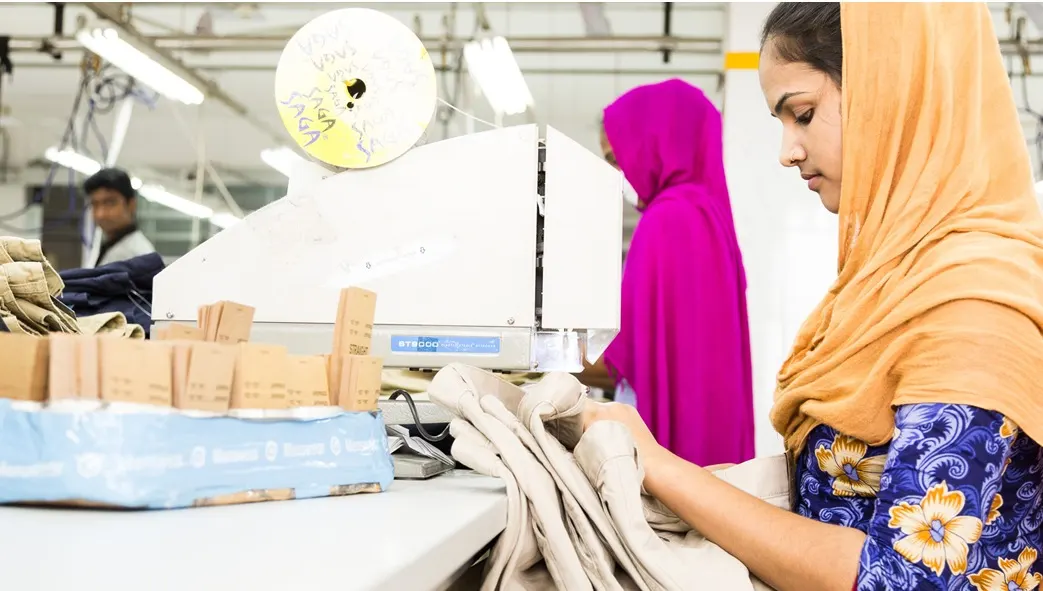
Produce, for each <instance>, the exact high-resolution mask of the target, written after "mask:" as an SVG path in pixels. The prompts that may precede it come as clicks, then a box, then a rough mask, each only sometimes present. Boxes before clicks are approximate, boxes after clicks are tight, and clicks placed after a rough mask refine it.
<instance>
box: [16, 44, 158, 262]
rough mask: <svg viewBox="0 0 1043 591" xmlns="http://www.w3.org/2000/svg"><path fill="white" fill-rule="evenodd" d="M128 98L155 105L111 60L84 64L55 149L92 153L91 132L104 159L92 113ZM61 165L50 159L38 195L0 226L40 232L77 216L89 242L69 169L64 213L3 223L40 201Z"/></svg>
mask: <svg viewBox="0 0 1043 591" xmlns="http://www.w3.org/2000/svg"><path fill="white" fill-rule="evenodd" d="M84 98H86V99H87V109H86V112H85V113H84V115H83V120H82V123H81V131H80V133H77V131H76V123H77V119H78V116H79V114H80V107H81V105H82V103H83V99H84ZM130 98H137V99H140V100H141V101H142V102H144V103H146V105H148V106H149V108H152V107H154V106H155V100H156V97H150V96H147V95H145V94H144V93H142V92H140V91H139V89H138V87H137V85H136V84H135V82H134V79H133V78H131V77H130V76H127V75H126V74H122V73H121V72H120V71H119V70H117V69H116V68H115V67H113V66H112V65H111V64H106V65H105V66H104V67H102V68H101V69H100V70H98V71H96V72H95V71H94V70H92V69H91V68H89V67H85V68H84V70H83V75H82V77H81V78H80V85H79V88H78V89H77V93H76V98H75V100H74V101H73V106H72V111H71V113H70V115H69V119H68V121H67V124H66V128H65V132H64V133H63V135H62V139H61V141H60V142H59V144H58V147H57V149H58V150H64V149H66V148H71V149H72V150H73V151H75V152H76V153H79V154H84V155H86V156H91V157H93V155H92V153H91V151H90V150H89V149H88V147H87V141H88V138H89V136H90V135H91V132H93V135H94V139H95V140H96V141H97V143H98V145H99V147H100V148H101V153H102V157H101V158H100V159H99V161H101V162H104V161H105V160H107V159H108V145H107V142H106V139H105V136H104V134H103V133H102V132H101V130H100V129H99V128H98V122H97V119H96V117H95V115H96V114H97V113H102V114H105V113H109V112H111V111H112V110H113V109H114V108H115V107H116V105H118V104H119V103H120V102H121V101H123V100H127V99H130ZM59 168H61V166H60V165H59V164H57V163H55V162H52V163H51V165H50V168H49V170H48V174H47V178H46V180H45V181H44V184H43V187H41V189H40V193H39V196H38V198H35V199H33V200H31V201H30V203H28V204H26V206H25V207H23V208H22V209H20V210H19V211H15V212H12V213H9V214H4V215H0V230H4V231H8V232H15V233H26V232H32V233H43V232H44V231H45V230H47V229H50V228H53V227H54V226H56V225H60V224H63V223H65V222H69V221H73V220H76V221H78V222H80V240H81V242H82V243H83V244H84V245H85V246H88V247H89V246H90V244H91V242H92V240H93V237H92V236H87V235H86V225H87V224H86V216H85V215H84V214H85V213H86V212H87V210H88V206H87V205H86V204H84V205H83V207H82V208H80V207H77V202H78V194H77V185H76V172H75V171H74V170H71V169H70V170H69V171H68V173H69V181H68V188H69V191H68V196H69V207H68V210H67V212H66V213H65V215H61V216H58V217H57V218H55V219H52V220H51V221H50V222H49V223H47V224H44V225H42V226H41V227H40V228H14V227H13V226H9V225H7V224H4V222H5V221H8V220H11V219H13V218H16V217H19V216H21V215H23V214H24V213H25V212H26V211H28V209H29V208H30V207H32V206H33V205H35V204H36V203H38V202H40V201H42V199H44V198H46V196H47V195H49V194H50V190H51V187H52V186H53V183H54V178H55V174H56V172H57V170H58V169H59Z"/></svg>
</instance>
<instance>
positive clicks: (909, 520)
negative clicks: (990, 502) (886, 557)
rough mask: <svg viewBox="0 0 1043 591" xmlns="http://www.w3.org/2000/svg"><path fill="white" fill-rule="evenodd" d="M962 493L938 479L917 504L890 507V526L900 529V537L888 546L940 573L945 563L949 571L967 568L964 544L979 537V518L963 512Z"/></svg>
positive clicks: (912, 561) (912, 560)
mask: <svg viewBox="0 0 1043 591" xmlns="http://www.w3.org/2000/svg"><path fill="white" fill-rule="evenodd" d="M965 502H966V499H964V496H963V493H961V492H960V491H958V490H954V491H950V490H949V485H947V484H946V483H944V482H942V483H941V484H936V485H934V486H932V487H931V489H930V490H928V491H927V494H926V495H924V497H923V499H921V501H920V503H919V504H916V505H911V504H909V503H904V502H903V503H901V504H899V505H898V506H897V507H891V510H890V515H891V521H890V522H889V523H888V524H887V525H888V527H891V528H900V529H901V530H902V533H904V534H905V536H904V537H902V538H900V539H898V540H897V541H896V542H894V544H892V547H893V548H894V549H895V552H898V553H899V554H901V555H902V557H903V558H905V559H906V560H908V561H909V562H911V563H913V564H916V563H919V562H923V564H924V566H926V567H927V568H929V569H931V570H932V571H934V573H935V574H936V575H939V576H940V575H941V574H942V571H943V570H945V565H946V564H948V565H949V570H950V571H952V574H954V575H959V574H962V573H963V572H964V571H966V570H967V551H968V547H969V546H970V545H971V544H973V543H975V542H977V541H978V538H980V537H981V528H982V525H981V520H980V519H978V518H977V517H972V516H969V515H960V512H961V511H963V506H964V503H965Z"/></svg>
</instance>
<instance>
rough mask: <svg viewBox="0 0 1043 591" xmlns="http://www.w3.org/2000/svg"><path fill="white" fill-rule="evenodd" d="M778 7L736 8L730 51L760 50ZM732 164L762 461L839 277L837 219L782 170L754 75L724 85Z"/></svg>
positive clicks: (730, 21)
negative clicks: (805, 330) (782, 381)
mask: <svg viewBox="0 0 1043 591" xmlns="http://www.w3.org/2000/svg"><path fill="white" fill-rule="evenodd" d="M773 6H774V3H767V2H751V3H733V4H731V5H730V6H729V9H728V18H727V36H726V38H725V48H726V51H733V52H749V51H757V50H758V49H759V41H760V39H759V35H760V27H761V23H762V22H763V21H764V18H765V17H766V16H767V14H768V12H770V11H771V8H772V7H773ZM723 112H724V161H725V169H726V171H727V174H728V188H729V190H730V192H731V198H732V207H733V208H734V210H735V225H736V231H737V232H738V235H739V245H740V247H741V248H742V253H743V260H744V262H745V265H746V277H747V282H748V286H749V287H748V289H747V300H748V307H749V314H750V337H751V340H752V344H751V346H752V351H753V374H754V375H753V379H754V412H755V414H756V429H757V432H756V438H757V453H758V455H767V454H774V453H778V452H780V451H782V440H781V438H780V437H779V436H778V434H777V433H775V430H774V429H773V428H772V426H771V423H770V422H769V420H768V413H769V411H770V410H771V406H772V402H773V400H774V392H775V376H776V374H777V372H778V369H779V367H780V366H781V365H782V362H783V361H784V360H785V359H786V356H787V354H788V353H789V350H790V347H791V345H792V343H793V339H794V337H795V336H796V333H797V329H798V328H799V327H800V325H801V323H802V322H803V321H804V318H805V317H806V316H807V314H808V313H809V312H810V311H811V310H812V309H813V308H814V306H815V304H817V303H818V301H819V299H820V298H821V297H822V295H823V294H825V292H826V290H827V289H828V287H829V285H830V284H831V283H832V281H833V279H834V278H835V277H836V253H837V248H836V243H837V228H836V218H835V217H834V216H833V215H832V214H830V213H829V212H827V211H826V210H825V209H824V208H823V207H822V205H821V203H820V202H819V199H818V196H817V195H816V194H814V193H812V192H811V191H809V190H808V188H807V185H806V184H805V183H804V181H802V180H801V178H800V173H799V172H798V171H796V170H793V169H787V168H783V167H782V165H781V164H779V160H778V154H779V150H780V147H781V143H782V128H781V126H780V124H779V122H778V121H776V120H775V119H773V118H772V117H771V116H770V115H769V113H768V107H767V106H766V104H765V101H764V97H763V95H762V94H761V89H760V82H759V81H758V78H757V71H756V70H729V71H728V72H727V73H726V75H725V86H724V110H723Z"/></svg>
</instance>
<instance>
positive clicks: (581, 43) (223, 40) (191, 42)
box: [11, 35, 1043, 55]
mask: <svg viewBox="0 0 1043 591" xmlns="http://www.w3.org/2000/svg"><path fill="white" fill-rule="evenodd" d="M140 38H141V39H142V40H144V41H147V42H148V43H149V44H151V45H152V46H153V47H154V48H155V49H157V50H167V51H173V50H180V51H192V50H195V51H208V52H217V51H243V52H250V51H272V52H275V51H282V50H283V47H285V46H286V42H287V41H289V36H283V35H235V36H227V37H218V36H187V35H159V36H155V37H146V36H144V35H141V36H140ZM421 41H422V42H423V44H424V46H425V47H427V49H428V51H450V52H452V51H460V50H462V49H463V46H464V44H465V43H467V41H468V40H467V39H461V38H450V39H443V38H439V37H426V38H423V39H421ZM507 41H508V42H509V43H510V44H511V51H512V52H514V53H634V52H648V51H655V52H662V51H670V52H672V53H697V54H699V53H701V54H710V55H715V54H720V53H721V52H722V48H723V44H722V42H721V40H720V39H714V38H708V37H662V36H616V37H521V36H513V37H508V38H507ZM45 43H48V44H50V46H51V47H54V48H55V49H58V50H62V51H66V50H76V49H82V47H81V46H80V44H79V43H78V42H77V41H76V39H75V38H72V37H60V38H52V39H43V38H33V37H12V38H11V50H12V51H40V50H41V49H42V48H43V47H44V44H45ZM1041 43H1043V42H1041Z"/></svg>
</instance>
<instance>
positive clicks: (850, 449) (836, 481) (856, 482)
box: [815, 433, 887, 497]
mask: <svg viewBox="0 0 1043 591" xmlns="http://www.w3.org/2000/svg"><path fill="white" fill-rule="evenodd" d="M868 451H869V447H868V446H867V445H866V444H865V443H863V442H861V441H859V440H857V439H855V438H854V437H848V436H847V435H840V434H839V433H838V434H837V436H836V437H834V438H833V445H831V446H830V448H829V449H826V446H825V445H820V446H818V449H816V450H815V458H816V459H817V460H818V467H819V469H820V470H822V471H823V472H825V473H826V474H828V475H829V476H831V477H832V486H833V494H835V495H837V496H838V497H855V496H858V497H875V496H876V493H877V492H879V491H880V475H881V474H883V472H884V463H885V462H886V461H887V456H886V455H878V456H871V457H868V458H867V457H866V452H868Z"/></svg>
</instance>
